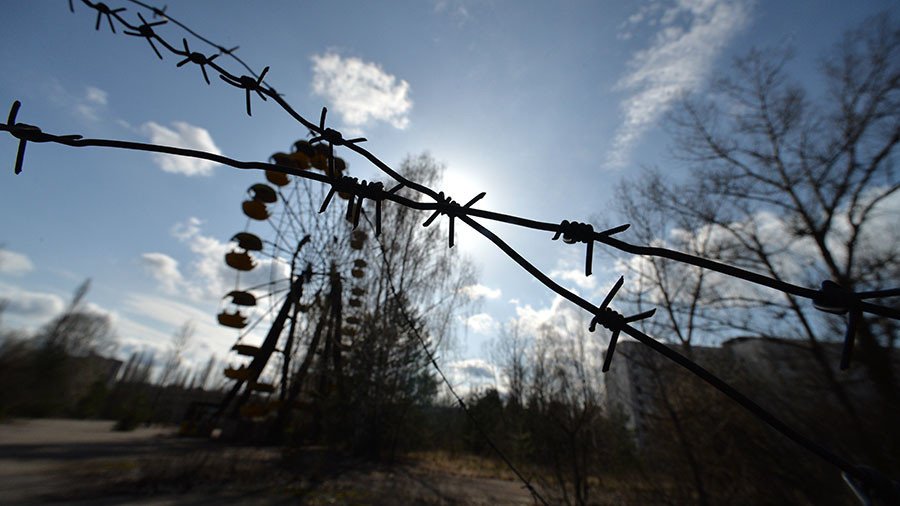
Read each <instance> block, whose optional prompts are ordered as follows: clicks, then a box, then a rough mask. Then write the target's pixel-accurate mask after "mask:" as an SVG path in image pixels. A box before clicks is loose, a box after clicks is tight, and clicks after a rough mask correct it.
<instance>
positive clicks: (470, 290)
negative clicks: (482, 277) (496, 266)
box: [461, 284, 502, 300]
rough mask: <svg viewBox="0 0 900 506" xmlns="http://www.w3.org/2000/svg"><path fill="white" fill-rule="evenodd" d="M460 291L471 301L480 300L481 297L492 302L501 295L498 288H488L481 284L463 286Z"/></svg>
mask: <svg viewBox="0 0 900 506" xmlns="http://www.w3.org/2000/svg"><path fill="white" fill-rule="evenodd" d="M461 291H462V293H464V294H465V295H466V296H468V297H469V299H471V300H475V299H480V298H482V297H484V298H485V299H492V300H493V299H499V298H500V295H502V292H501V291H500V289H499V288H490V287H487V286H484V285H482V284H476V285H469V286H464V287H462V289H461Z"/></svg>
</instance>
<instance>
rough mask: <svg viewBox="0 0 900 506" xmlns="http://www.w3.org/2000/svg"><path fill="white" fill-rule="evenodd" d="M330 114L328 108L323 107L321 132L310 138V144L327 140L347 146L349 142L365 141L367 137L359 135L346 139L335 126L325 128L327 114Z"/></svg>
mask: <svg viewBox="0 0 900 506" xmlns="http://www.w3.org/2000/svg"><path fill="white" fill-rule="evenodd" d="M327 114H328V108H327V107H323V108H322V114H321V115H320V116H319V132H318V135H316V136H315V137H313V138H312V139H310V140H309V143H310V144H315V143H317V142H322V141H324V142H327V143H328V144H330V145H331V146H346V145H349V144H357V143H359V142H365V141H366V138H365V137H357V138H355V139H344V136H343V135H342V134H341V133H340V132H338V131H337V130H335V129H333V128H325V116H326V115H327Z"/></svg>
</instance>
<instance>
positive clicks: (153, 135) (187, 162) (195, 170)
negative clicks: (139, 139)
mask: <svg viewBox="0 0 900 506" xmlns="http://www.w3.org/2000/svg"><path fill="white" fill-rule="evenodd" d="M141 130H142V131H143V132H144V134H145V135H147V136H148V137H149V138H150V142H152V143H154V144H162V145H165V146H174V147H177V148H185V149H196V150H199V151H206V152H210V153H215V154H219V155H220V154H222V151H221V150H219V147H218V146H216V143H215V142H213V138H212V136H211V135H210V134H209V131H208V130H206V129H205V128H201V127H198V126H194V125H191V124H188V123H185V122H184V121H173V122H172V128H168V127H164V126H162V125H160V124H158V123H155V122H153V121H149V122H147V123H144V125H143V126H142V127H141ZM153 160H154V161H155V162H156V164H157V165H158V166H159V168H161V169H162V170H164V171H166V172H171V173H174V174H184V175H185V176H209V175H211V174H212V170H213V168H214V167H216V166H217V165H219V164H217V163H216V162H211V161H209V160H199V159H196V158H189V157H184V156H175V155H164V154H154V155H153Z"/></svg>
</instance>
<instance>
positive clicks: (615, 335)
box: [588, 276, 656, 372]
mask: <svg viewBox="0 0 900 506" xmlns="http://www.w3.org/2000/svg"><path fill="white" fill-rule="evenodd" d="M624 283H625V276H620V277H619V279H618V281H616V284H614V285H613V287H612V289H611V290H610V291H609V293H607V294H606V298H604V299H603V303H602V304H600V306H599V307H598V308H597V311H596V312H595V313H594V318H593V319H592V320H591V325H590V327H588V330H590V331H591V332H593V331H595V330H596V329H597V325H600V326H601V327H603V328H605V329H607V330H611V331H612V336H610V338H609V346H608V347H607V348H606V357H605V358H604V359H603V369H602V370H603V372H607V371H609V366H610V364H611V363H612V357H613V353H615V351H616V343H617V342H618V341H619V333H620V332H621V331H622V329H624V328H625V327H626V326H627V325H628V324H630V323H634V322H636V321H638V320H643V319H645V318H650V317H651V316H653V315H654V314H655V313H656V309H651V310H649V311H644V312H643V313H638V314H636V315H632V316H628V317H625V316H622V314H621V313H619V312H617V311H614V310H613V309H611V308H610V307H609V303H610V302H612V300H613V298H614V297H615V296H616V293H617V292H618V291H619V289H620V288H622V284H624Z"/></svg>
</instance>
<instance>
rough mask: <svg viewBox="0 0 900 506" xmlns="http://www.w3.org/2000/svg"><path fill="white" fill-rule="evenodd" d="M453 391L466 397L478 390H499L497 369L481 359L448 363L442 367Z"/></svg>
mask: <svg viewBox="0 0 900 506" xmlns="http://www.w3.org/2000/svg"><path fill="white" fill-rule="evenodd" d="M442 370H443V371H444V373H445V374H446V375H447V379H448V380H449V381H450V384H451V385H453V389H454V390H455V391H456V393H458V394H459V395H462V396H466V395H469V394H470V393H472V392H473V391H477V390H484V389H486V388H499V387H500V385H499V384H498V383H499V381H498V379H499V378H498V376H499V374H498V371H497V367H496V366H495V365H494V364H492V363H490V362H488V361H487V360H484V359H480V358H469V359H464V360H456V361H453V362H448V363H446V364H444V365H443V366H442Z"/></svg>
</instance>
